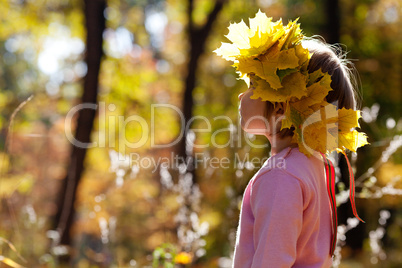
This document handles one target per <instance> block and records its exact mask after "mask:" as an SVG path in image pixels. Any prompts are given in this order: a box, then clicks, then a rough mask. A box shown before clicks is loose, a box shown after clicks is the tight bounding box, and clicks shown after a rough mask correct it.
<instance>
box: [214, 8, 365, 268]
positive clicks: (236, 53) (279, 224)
mask: <svg viewBox="0 0 402 268" xmlns="http://www.w3.org/2000/svg"><path fill="white" fill-rule="evenodd" d="M226 37H227V38H228V39H229V40H230V41H232V42H233V43H232V44H231V43H222V46H221V47H220V48H219V49H217V50H216V51H215V52H216V53H217V54H218V55H220V56H222V57H223V58H225V59H227V60H232V61H234V66H235V67H236V69H237V70H238V72H239V73H240V76H241V78H242V79H244V80H245V81H246V82H247V83H248V84H249V88H248V90H247V91H246V92H244V93H242V94H240V95H239V100H240V109H239V110H240V115H241V125H242V128H243V129H244V130H245V131H246V132H248V133H252V134H256V135H265V136H266V137H267V138H268V140H269V142H270V144H271V157H270V158H269V159H268V160H267V161H266V162H265V163H264V165H263V166H262V168H261V169H260V170H259V171H258V172H257V173H256V174H255V175H254V177H253V178H252V179H251V180H250V182H249V184H248V186H247V188H246V190H245V193H244V196H243V202H242V207H241V212H240V223H239V227H238V232H237V239H236V246H235V253H234V260H233V267H235V268H243V267H253V268H254V267H255V268H265V267H273V268H277V267H330V266H331V263H332V260H331V256H332V254H333V251H334V247H335V242H336V227H337V220H336V203H335V197H334V169H333V166H332V165H331V164H330V162H329V160H328V159H327V158H326V156H325V154H326V153H328V152H331V151H338V152H343V153H344V152H345V150H346V149H348V150H352V151H356V149H357V148H358V147H360V146H363V145H365V144H367V141H366V136H365V135H364V133H361V132H357V131H356V130H354V128H355V127H357V126H358V122H357V120H358V119H359V116H360V113H359V111H356V98H355V92H354V88H353V86H352V83H351V79H352V77H351V75H350V72H349V70H348V69H347V67H346V65H345V61H344V60H343V59H341V58H339V57H338V56H337V55H336V53H335V52H334V51H333V49H332V48H331V47H330V46H328V45H326V44H324V43H323V42H320V41H318V40H315V39H307V38H305V37H304V36H303V35H302V33H301V30H300V28H299V24H297V23H296V22H290V23H289V24H288V25H287V26H284V25H283V24H282V22H281V21H278V22H272V19H271V18H267V17H266V15H265V14H264V13H262V12H260V11H259V12H258V13H257V14H256V16H255V18H252V19H250V27H248V26H247V25H246V24H245V23H244V22H243V21H242V22H240V23H237V24H231V25H230V26H229V34H228V35H227V36H226ZM278 162H279V163H282V164H281V166H280V167H279V166H275V163H278ZM283 163H284V165H283ZM350 177H351V184H350V185H351V201H352V207H353V210H354V214H355V216H356V217H358V216H357V213H355V205H354V186H353V177H352V173H351V174H350ZM359 219H360V218H359Z"/></svg>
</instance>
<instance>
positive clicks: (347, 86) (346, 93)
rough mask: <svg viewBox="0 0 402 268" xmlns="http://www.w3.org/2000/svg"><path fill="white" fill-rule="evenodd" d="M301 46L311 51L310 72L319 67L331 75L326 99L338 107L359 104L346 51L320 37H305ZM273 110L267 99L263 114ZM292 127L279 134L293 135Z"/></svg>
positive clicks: (353, 74)
mask: <svg viewBox="0 0 402 268" xmlns="http://www.w3.org/2000/svg"><path fill="white" fill-rule="evenodd" d="M302 43H303V47H305V48H307V49H308V50H309V52H310V53H312V56H311V59H310V62H309V65H308V68H307V69H308V72H309V73H312V72H314V71H316V70H318V69H320V68H321V70H322V71H323V72H327V73H328V74H329V75H331V79H332V82H331V88H332V89H333V90H332V91H330V92H329V94H328V95H327V97H326V101H327V102H329V103H332V104H334V105H337V106H338V108H347V109H354V110H356V109H357V108H358V106H359V105H360V98H359V95H358V92H357V91H356V89H355V88H356V87H357V80H356V76H355V75H357V72H356V71H355V68H354V66H353V64H352V63H351V62H350V61H349V60H347V59H346V53H344V52H343V51H342V48H341V47H340V46H339V45H329V44H326V43H325V41H324V40H323V39H322V38H314V37H312V38H305V39H304V40H303V41H302ZM273 111H274V104H272V103H271V102H269V101H267V102H266V110H265V115H266V116H267V117H269V116H270V115H271V114H272V112H273ZM293 134H294V128H293V127H292V128H290V129H289V128H286V129H283V130H281V132H280V133H279V136H280V137H281V138H284V137H286V136H293Z"/></svg>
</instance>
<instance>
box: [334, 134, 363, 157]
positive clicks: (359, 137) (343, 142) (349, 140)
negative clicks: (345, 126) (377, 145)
mask: <svg viewBox="0 0 402 268" xmlns="http://www.w3.org/2000/svg"><path fill="white" fill-rule="evenodd" d="M338 142H339V146H338V148H340V149H348V150H350V151H352V152H356V150H357V148H359V147H362V146H364V145H366V144H369V143H368V142H367V136H366V134H365V133H363V132H358V131H356V130H353V131H349V132H340V133H339V135H338Z"/></svg>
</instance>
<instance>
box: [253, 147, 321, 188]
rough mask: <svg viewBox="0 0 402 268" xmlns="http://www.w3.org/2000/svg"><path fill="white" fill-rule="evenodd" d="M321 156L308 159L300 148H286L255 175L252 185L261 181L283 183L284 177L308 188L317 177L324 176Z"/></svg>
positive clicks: (317, 155) (316, 155)
mask: <svg viewBox="0 0 402 268" xmlns="http://www.w3.org/2000/svg"><path fill="white" fill-rule="evenodd" d="M323 172H324V164H323V162H322V158H321V156H320V155H319V154H318V153H317V154H313V155H312V156H310V157H307V156H306V155H305V154H303V153H301V152H300V151H299V149H298V148H290V147H289V148H286V149H284V150H283V151H281V152H280V153H278V154H277V155H275V156H272V157H270V158H269V159H268V160H267V161H266V162H265V163H264V165H263V166H262V167H261V169H260V170H258V171H257V173H256V174H255V175H254V177H253V179H252V185H254V184H256V182H257V181H261V180H274V181H278V183H280V181H281V180H282V181H283V178H284V177H288V178H289V179H290V180H297V181H298V182H299V184H301V186H302V188H305V187H308V186H309V185H310V184H311V182H312V181H314V180H316V177H320V176H322V175H324V173H323Z"/></svg>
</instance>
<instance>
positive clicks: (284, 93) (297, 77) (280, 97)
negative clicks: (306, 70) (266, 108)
mask: <svg viewBox="0 0 402 268" xmlns="http://www.w3.org/2000/svg"><path fill="white" fill-rule="evenodd" d="M253 85H254V87H255V89H254V91H253V95H252V96H251V97H250V98H251V99H258V98H261V100H262V101H270V102H272V103H274V102H287V101H289V100H290V98H291V97H297V98H302V97H303V96H305V95H306V94H307V91H306V82H305V76H304V75H302V74H300V73H298V72H297V73H292V74H290V75H288V76H286V77H285V78H284V79H283V82H282V85H283V87H282V88H280V89H278V90H276V89H273V88H272V87H271V86H270V85H269V83H268V82H266V81H265V80H263V79H261V78H259V77H257V76H254V77H253Z"/></svg>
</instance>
